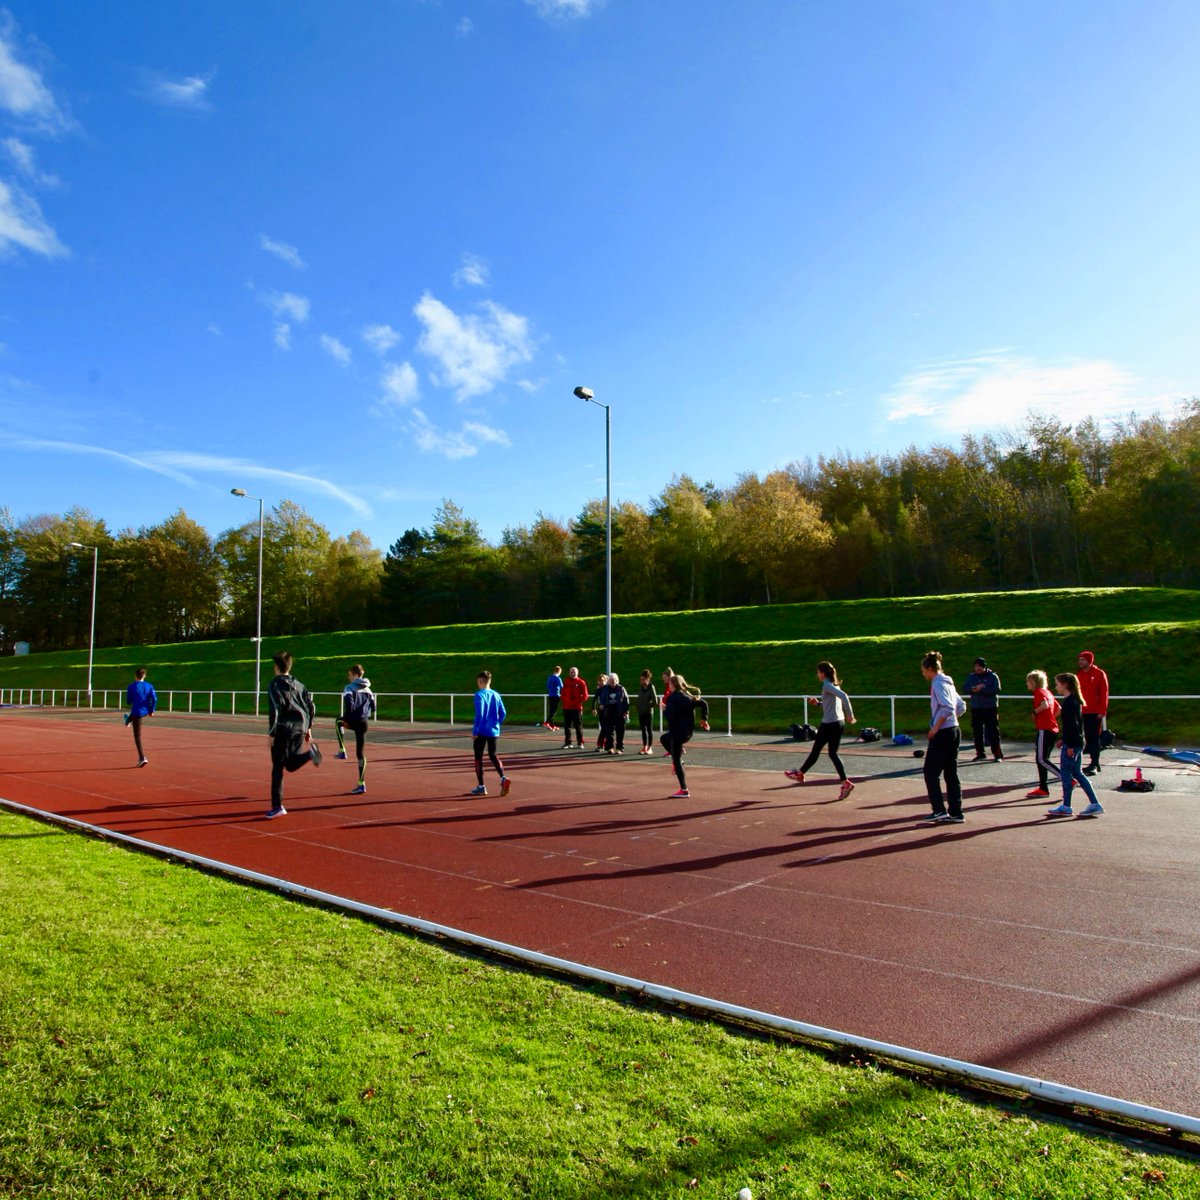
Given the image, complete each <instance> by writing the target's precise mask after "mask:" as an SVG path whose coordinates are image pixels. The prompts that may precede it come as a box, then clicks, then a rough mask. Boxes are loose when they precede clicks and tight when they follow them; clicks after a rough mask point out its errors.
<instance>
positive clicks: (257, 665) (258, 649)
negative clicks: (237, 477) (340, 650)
mask: <svg viewBox="0 0 1200 1200" xmlns="http://www.w3.org/2000/svg"><path fill="white" fill-rule="evenodd" d="M229 493H230V495H232V496H243V497H245V499H247V500H257V501H258V620H257V623H256V624H255V634H254V715H255V716H256V717H257V716H258V713H259V706H260V704H261V703H262V562H263V502H262V497H261V496H251V495H250V494H249V493H248V492H247V491H246V489H245V488H230V489H229Z"/></svg>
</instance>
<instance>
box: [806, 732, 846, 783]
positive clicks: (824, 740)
mask: <svg viewBox="0 0 1200 1200" xmlns="http://www.w3.org/2000/svg"><path fill="white" fill-rule="evenodd" d="M845 727H846V726H845V723H844V722H842V721H822V722H821V724H820V725H819V726H818V728H817V737H816V740H815V741H814V742H813V747H812V749H811V750H810V751H809V752H808V757H807V758H806V759H805V760H804V765H803V766H802V767H801V768H800V774H801V775H807V774H808V772H809V771H810V770H811V769H812V765H813V763H815V762H816V761H817V759H818V757H819V756H820V754H821V751H822V750H824V749H825V748H826V747H828V748H829V761H830V762H831V763H833V769H834V770H835V771H836V772H837V773H838V778H839V779H840V780H841V781H842V782H843V783H845V782H846V768H845V767H843V766H842V760H841V759H840V758H839V757H838V747H839V746H840V745H841V744H842V730H843V729H845Z"/></svg>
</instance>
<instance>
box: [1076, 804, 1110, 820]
mask: <svg viewBox="0 0 1200 1200" xmlns="http://www.w3.org/2000/svg"><path fill="white" fill-rule="evenodd" d="M1103 811H1104V805H1103V804H1101V803H1100V801H1099V800H1093V801H1092V802H1091V804H1089V805H1088V806H1087V808H1085V809H1084V810H1083V811H1082V812H1081V813H1080V814H1079V815H1080V816H1081V817H1098V816H1099V815H1100V814H1101V813H1102V812H1103Z"/></svg>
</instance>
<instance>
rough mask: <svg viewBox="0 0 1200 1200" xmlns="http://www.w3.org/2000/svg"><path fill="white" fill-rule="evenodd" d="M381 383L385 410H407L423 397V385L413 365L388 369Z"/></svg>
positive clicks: (402, 365)
mask: <svg viewBox="0 0 1200 1200" xmlns="http://www.w3.org/2000/svg"><path fill="white" fill-rule="evenodd" d="M379 382H380V383H381V384H382V385H383V396H382V397H381V400H382V403H383V405H384V407H385V408H406V407H407V406H408V405H410V404H412V403H413V402H414V401H415V400H418V399H419V398H420V396H421V384H420V381H419V380H418V379H417V373H416V371H414V370H413V367H412V363H407V362H404V363H400V364H399V365H398V366H394V367H388V369H387V370H386V371H384V373H383V375H382V376H381V377H380V380H379Z"/></svg>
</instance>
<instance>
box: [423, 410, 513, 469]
mask: <svg viewBox="0 0 1200 1200" xmlns="http://www.w3.org/2000/svg"><path fill="white" fill-rule="evenodd" d="M410 429H411V431H412V435H413V441H415V442H416V444H417V446H418V448H419V449H421V450H422V451H423V452H424V453H426V454H440V455H442V457H443V458H448V459H452V460H453V459H459V458H473V457H474V456H475V455H476V454H478V453H479V448H480V446H484V445H492V446H508V445H511V442H510V441H509V437H508V434H507V433H505V432H504V430H503V429H494V428H493V427H492V426H490V425H483V424H481V423H480V422H478V421H465V422H464V423H463V424H462V426H461V427H460V428H459V429H458V430H456V431H451V430H444V429H439V428H438V427H437V426H436V425H435V424H434V423H433V422H432V421H431V420H430V419H429V418H428V417H427V416H426V415H425V414H424V413H423V412H422V411H421V410H420V409H419V408H414V409H413V412H412V423H411V426H410Z"/></svg>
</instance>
